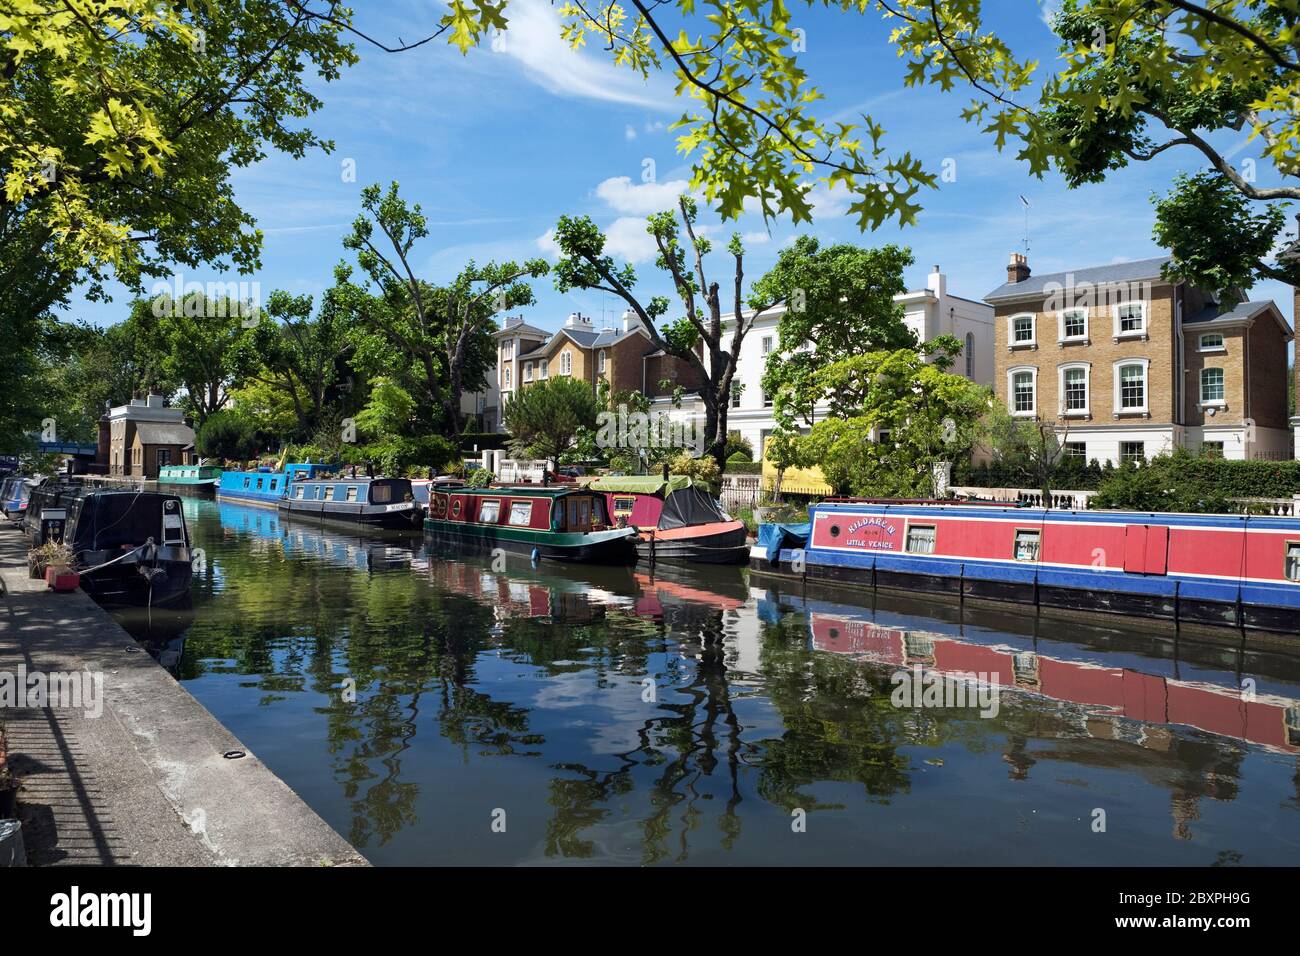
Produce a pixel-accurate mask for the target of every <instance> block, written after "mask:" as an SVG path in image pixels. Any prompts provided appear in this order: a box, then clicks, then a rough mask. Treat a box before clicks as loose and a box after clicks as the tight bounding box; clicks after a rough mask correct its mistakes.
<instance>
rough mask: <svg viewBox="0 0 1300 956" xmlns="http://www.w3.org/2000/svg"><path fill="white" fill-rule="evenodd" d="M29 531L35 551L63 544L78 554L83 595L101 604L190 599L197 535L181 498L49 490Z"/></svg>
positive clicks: (35, 506)
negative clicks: (191, 538)
mask: <svg viewBox="0 0 1300 956" xmlns="http://www.w3.org/2000/svg"><path fill="white" fill-rule="evenodd" d="M25 527H26V529H27V531H28V534H29V535H30V536H31V537H32V540H33V543H34V544H43V543H45V542H46V541H50V540H59V541H62V542H63V543H64V544H66V545H68V547H69V548H71V549H72V554H73V563H72V568H73V570H74V571H77V572H78V573H79V574H80V576H81V589H82V590H83V591H85V592H86V593H87V594H88V595H90V596H91V597H92V598H93V599H94V600H95V601H97V602H98V603H101V604H109V605H147V606H149V607H162V606H174V605H176V604H181V603H184V602H185V601H187V600H188V599H189V593H190V578H191V575H192V566H191V563H190V541H189V532H188V530H187V529H186V527H185V516H184V515H183V514H182V512H181V499H180V498H179V497H177V496H176V495H170V494H163V493H161V492H157V491H118V490H112V491H109V490H98V489H94V488H90V487H86V486H81V485H72V484H60V483H47V484H45V485H42V486H41V487H39V488H37V489H36V490H35V491H34V492H33V493H32V499H31V504H30V506H29V508H28V515H27V519H26V524H25Z"/></svg>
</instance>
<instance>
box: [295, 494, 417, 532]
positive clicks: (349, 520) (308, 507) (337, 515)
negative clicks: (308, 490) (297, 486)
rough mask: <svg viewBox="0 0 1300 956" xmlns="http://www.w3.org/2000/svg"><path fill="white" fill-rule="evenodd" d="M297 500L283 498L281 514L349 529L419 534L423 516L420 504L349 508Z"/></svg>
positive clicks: (405, 502) (329, 503)
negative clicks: (377, 529)
mask: <svg viewBox="0 0 1300 956" xmlns="http://www.w3.org/2000/svg"><path fill="white" fill-rule="evenodd" d="M324 504H325V505H326V507H324V508H322V507H321V503H320V502H314V501H306V502H304V501H300V500H298V499H294V498H286V499H284V500H282V501H281V502H280V503H279V508H280V512H281V513H282V514H284V515H287V516H289V517H291V518H295V519H298V520H301V521H324V522H329V523H330V524H336V525H350V526H352V527H357V526H360V527H364V528H384V529H387V530H390V531H402V530H405V531H412V530H415V531H418V530H419V529H420V522H421V518H422V517H423V515H422V512H421V510H420V507H419V505H417V504H415V502H412V501H404V502H400V503H397V504H391V505H370V504H365V505H351V506H349V505H348V504H347V503H344V502H337V503H336V502H324Z"/></svg>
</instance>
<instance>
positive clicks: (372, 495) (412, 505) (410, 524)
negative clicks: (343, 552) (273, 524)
mask: <svg viewBox="0 0 1300 956" xmlns="http://www.w3.org/2000/svg"><path fill="white" fill-rule="evenodd" d="M280 512H281V514H288V515H290V516H291V517H294V518H313V519H317V520H321V521H333V522H336V523H340V524H360V525H365V526H366V527H370V528H392V529H394V530H400V529H412V528H415V529H418V528H419V526H420V518H421V517H422V513H421V510H420V506H419V505H418V504H416V502H415V496H414V495H413V494H412V492H411V482H410V481H409V480H408V479H406V478H302V479H299V480H296V481H294V482H293V483H292V485H291V487H290V491H289V494H288V496H286V497H285V498H283V499H281V500H280Z"/></svg>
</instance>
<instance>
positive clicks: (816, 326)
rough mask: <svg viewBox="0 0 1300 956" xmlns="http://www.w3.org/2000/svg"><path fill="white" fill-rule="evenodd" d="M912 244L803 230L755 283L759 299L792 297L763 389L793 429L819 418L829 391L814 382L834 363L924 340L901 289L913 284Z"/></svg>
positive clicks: (783, 422) (770, 356)
mask: <svg viewBox="0 0 1300 956" xmlns="http://www.w3.org/2000/svg"><path fill="white" fill-rule="evenodd" d="M912 262H913V259H912V253H911V251H910V250H909V249H906V248H901V247H899V246H894V245H888V246H884V247H882V248H880V249H863V248H861V247H859V246H853V245H848V244H837V245H833V246H827V247H826V248H822V246H821V244H820V243H819V242H818V241H817V240H816V239H814V238H813V237H811V236H800V237H799V238H798V239H796V240H795V242H794V244H793V245H792V246H790V247H788V248H786V249H783V250H782V251H781V254H780V255H779V256H778V257H777V261H776V265H774V266H773V267H772V268H771V270H769V271H768V273H767V274H766V275H764V276H763V278H761V279H760V280H759V281H758V282H756V283H755V284H754V293H753V297H754V298H755V299H756V300H759V301H772V302H777V301H779V302H788V303H790V305H789V307H787V309H786V311H785V312H783V313H782V314H781V319H780V322H779V323H778V325H777V342H776V346H777V347H776V348H774V349H773V350H772V351H771V352H769V353H768V356H767V363H766V366H765V367H764V370H763V395H764V396H765V397H768V398H771V400H772V408H773V415H774V417H775V418H776V419H777V421H778V422H779V423H780V424H781V425H782V427H784V428H785V429H786V430H790V429H793V428H795V427H797V423H798V422H800V421H801V422H802V423H804V424H812V422H813V420H814V417H813V413H814V410H815V409H816V407H817V405H818V404H819V403H821V402H822V400H823V399H824V397H825V395H824V394H823V393H822V392H821V391H820V390H819V388H818V386H817V385H816V384H815V382H816V381H818V377H817V373H818V371H819V370H820V369H822V368H824V367H825V365H826V363H827V362H833V361H838V360H841V359H845V358H850V357H852V356H855V355H865V354H867V353H870V352H877V351H893V350H896V349H905V348H909V347H915V346H916V345H917V341H916V336H915V335H913V334H912V332H911V330H909V329H908V328H907V326H906V325H904V324H903V309H902V306H900V305H899V304H898V303H896V302H895V301H894V296H895V295H898V294H899V293H902V292H904V291H906V289H907V287H906V285H905V284H904V282H903V270H904V269H906V268H907V267H908V266H910V265H911V264H912Z"/></svg>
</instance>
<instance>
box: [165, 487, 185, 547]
mask: <svg viewBox="0 0 1300 956" xmlns="http://www.w3.org/2000/svg"><path fill="white" fill-rule="evenodd" d="M162 525H163V540H162V543H163V544H165V545H175V546H176V547H180V548H183V547H185V519H184V518H183V517H181V509H180V502H178V501H176V500H175V499H172V500H170V501H164V502H163V520H162Z"/></svg>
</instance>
